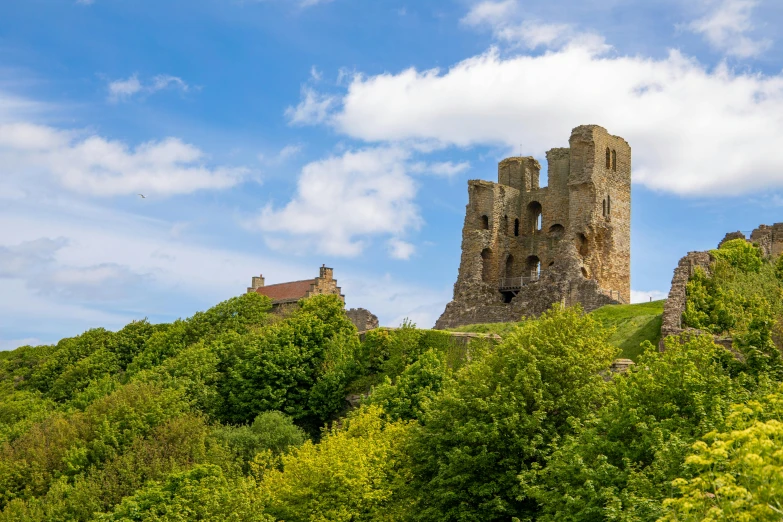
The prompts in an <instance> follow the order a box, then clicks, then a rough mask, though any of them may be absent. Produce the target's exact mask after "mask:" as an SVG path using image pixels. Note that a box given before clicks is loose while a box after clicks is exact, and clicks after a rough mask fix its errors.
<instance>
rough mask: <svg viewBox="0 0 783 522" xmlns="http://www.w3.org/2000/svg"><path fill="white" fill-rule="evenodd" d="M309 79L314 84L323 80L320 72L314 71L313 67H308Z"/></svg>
mask: <svg viewBox="0 0 783 522" xmlns="http://www.w3.org/2000/svg"><path fill="white" fill-rule="evenodd" d="M310 78H312V80H313V81H314V82H320V81H321V79H322V78H323V74H322V73H321V71H319V70H318V69H316V67H315V65H313V66H312V67H310Z"/></svg>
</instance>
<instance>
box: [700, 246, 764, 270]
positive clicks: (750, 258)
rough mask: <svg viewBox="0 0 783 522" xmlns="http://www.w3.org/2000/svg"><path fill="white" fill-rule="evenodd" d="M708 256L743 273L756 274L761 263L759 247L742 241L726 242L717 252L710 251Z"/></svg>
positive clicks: (761, 257)
mask: <svg viewBox="0 0 783 522" xmlns="http://www.w3.org/2000/svg"><path fill="white" fill-rule="evenodd" d="M710 254H712V257H713V258H715V259H716V260H719V261H725V262H726V263H727V264H728V265H729V266H732V267H734V268H736V269H738V270H741V271H743V272H758V271H759V270H760V269H761V265H762V263H763V256H762V255H761V250H760V249H759V247H757V246H756V245H754V244H753V243H749V242H748V241H746V240H744V239H732V240H730V241H726V242H725V243H723V244H722V245H721V246H720V248H718V249H717V250H710Z"/></svg>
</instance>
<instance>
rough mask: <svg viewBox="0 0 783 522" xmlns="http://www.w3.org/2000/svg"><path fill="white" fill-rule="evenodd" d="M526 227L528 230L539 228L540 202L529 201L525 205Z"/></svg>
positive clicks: (533, 230) (536, 230)
mask: <svg viewBox="0 0 783 522" xmlns="http://www.w3.org/2000/svg"><path fill="white" fill-rule="evenodd" d="M527 229H528V231H529V232H531V233H532V232H538V231H539V230H541V203H539V202H538V201H531V202H530V203H529V204H528V206H527Z"/></svg>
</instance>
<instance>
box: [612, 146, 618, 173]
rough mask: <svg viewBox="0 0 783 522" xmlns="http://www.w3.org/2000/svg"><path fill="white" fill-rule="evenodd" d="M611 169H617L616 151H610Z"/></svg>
mask: <svg viewBox="0 0 783 522" xmlns="http://www.w3.org/2000/svg"><path fill="white" fill-rule="evenodd" d="M612 170H614V171H616V170H617V151H614V150H613V151H612Z"/></svg>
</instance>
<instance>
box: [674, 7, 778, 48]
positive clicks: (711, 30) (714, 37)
mask: <svg viewBox="0 0 783 522" xmlns="http://www.w3.org/2000/svg"><path fill="white" fill-rule="evenodd" d="M704 4H705V5H706V8H707V13H706V14H705V15H704V16H702V17H701V18H699V19H697V20H694V21H693V22H691V23H690V24H688V26H687V27H688V29H690V30H691V31H693V32H695V33H697V34H701V35H702V36H703V37H704V39H705V40H706V41H707V42H708V43H709V44H710V45H711V46H712V47H714V48H715V49H717V50H719V51H721V52H724V53H726V54H728V55H731V56H737V57H739V58H748V57H752V56H757V55H759V54H760V53H761V52H763V51H765V50H766V49H768V48H769V47H770V46H771V45H772V42H771V41H770V40H768V39H758V40H756V39H753V38H752V37H750V36H748V33H750V32H752V31H753V23H752V21H751V19H752V15H753V9H754V8H755V7H756V6H757V5H758V4H759V2H758V0H705V1H704Z"/></svg>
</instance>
